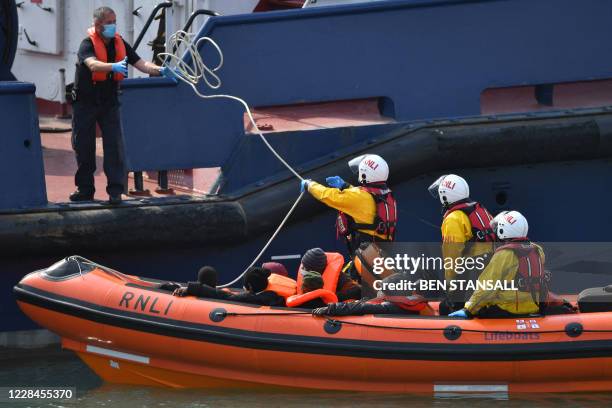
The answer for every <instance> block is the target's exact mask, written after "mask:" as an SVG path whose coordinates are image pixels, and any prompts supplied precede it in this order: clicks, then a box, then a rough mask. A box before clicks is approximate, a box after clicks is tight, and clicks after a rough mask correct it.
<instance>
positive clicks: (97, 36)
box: [69, 7, 173, 204]
mask: <svg viewBox="0 0 612 408" xmlns="http://www.w3.org/2000/svg"><path fill="white" fill-rule="evenodd" d="M116 27H117V17H116V15H115V12H114V11H113V10H112V9H111V8H110V7H99V8H97V9H96V10H95V11H94V14H93V26H92V27H90V28H89V29H88V30H87V37H86V38H85V39H84V40H83V41H82V42H81V45H80V46H79V50H78V53H77V58H78V62H77V66H76V73H75V81H74V88H73V90H72V99H73V115H72V147H73V149H74V151H75V154H76V161H77V171H76V174H75V177H74V181H75V185H76V187H77V190H76V191H75V192H74V193H72V194H71V195H70V197H69V198H70V200H71V201H91V200H93V198H94V193H95V187H94V172H95V171H96V123H97V124H98V125H99V126H100V129H101V130H102V143H103V147H104V173H105V174H106V177H107V181H108V183H107V187H106V192H107V193H108V195H109V203H110V204H119V203H120V202H121V194H122V193H123V192H124V190H125V182H126V180H127V174H126V170H125V166H124V163H123V154H122V149H123V147H122V138H121V126H120V123H121V122H120V118H119V102H118V98H117V89H118V85H119V83H120V82H121V81H122V80H123V79H124V78H126V77H127V75H128V64H131V65H133V66H134V67H136V69H138V70H139V71H141V72H144V73H146V74H149V75H151V76H158V75H164V76H168V77H172V75H173V74H172V73H171V72H170V71H169V69H168V68H166V67H163V68H162V67H160V66H158V65H155V64H153V63H152V62H149V61H145V60H143V59H141V58H140V57H139V56H138V54H136V52H135V51H134V50H133V49H132V47H131V46H130V45H129V44H128V43H127V42H126V41H125V40H124V39H123V38H122V37H121V36H120V35H119V34H118V33H117V29H116ZM145 103H146V101H143V104H145Z"/></svg>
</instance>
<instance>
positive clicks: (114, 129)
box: [72, 102, 127, 195]
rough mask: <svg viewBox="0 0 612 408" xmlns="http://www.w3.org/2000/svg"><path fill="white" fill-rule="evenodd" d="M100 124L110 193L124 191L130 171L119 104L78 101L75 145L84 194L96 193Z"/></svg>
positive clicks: (76, 180)
mask: <svg viewBox="0 0 612 408" xmlns="http://www.w3.org/2000/svg"><path fill="white" fill-rule="evenodd" d="M96 123H98V125H100V129H101V130H102V146H103V148H104V174H106V179H107V185H106V192H107V193H108V194H109V195H118V194H121V193H123V192H124V190H125V184H126V181H127V172H126V170H125V165H124V162H123V140H122V138H121V124H120V120H119V106H117V105H96V104H88V103H83V102H76V103H75V104H74V105H73V113H72V148H73V149H74V152H75V153H76V161H77V166H78V169H77V172H76V174H75V176H74V184H75V185H76V186H77V188H78V189H79V191H81V192H83V193H84V194H92V195H93V194H94V192H95V185H94V173H95V171H96Z"/></svg>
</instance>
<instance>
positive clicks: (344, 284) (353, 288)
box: [298, 248, 361, 302]
mask: <svg viewBox="0 0 612 408" xmlns="http://www.w3.org/2000/svg"><path fill="white" fill-rule="evenodd" d="M327 258H328V255H327V254H326V253H325V251H323V250H322V249H321V248H311V249H309V250H308V251H306V253H305V254H304V256H302V262H301V264H300V271H299V273H300V274H303V273H304V272H306V271H309V272H316V273H319V275H322V274H323V273H324V272H325V269H326V268H327V266H328V261H327ZM338 272H339V273H338V280H337V283H336V285H335V286H334V287H335V293H336V296H337V297H338V300H339V301H340V302H343V301H345V300H349V299H361V286H360V285H359V284H358V283H357V282H355V281H354V280H353V279H351V278H350V276H348V274H346V273H344V272H342V271H338ZM298 280H299V279H298Z"/></svg>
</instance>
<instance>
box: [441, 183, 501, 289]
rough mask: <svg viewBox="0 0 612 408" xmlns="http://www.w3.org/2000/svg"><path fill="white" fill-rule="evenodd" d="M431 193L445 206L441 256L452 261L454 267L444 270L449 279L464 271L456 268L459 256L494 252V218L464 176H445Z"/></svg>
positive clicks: (449, 263) (487, 254)
mask: <svg viewBox="0 0 612 408" xmlns="http://www.w3.org/2000/svg"><path fill="white" fill-rule="evenodd" d="M429 192H430V193H431V194H432V196H434V197H435V198H439V199H440V202H441V203H442V206H443V211H444V215H443V219H442V227H441V232H442V243H443V245H442V256H443V257H444V259H445V260H446V259H448V258H450V259H452V260H453V262H448V263H447V264H448V265H453V267H447V268H445V271H444V272H445V274H444V275H445V278H446V280H447V281H450V280H452V279H457V278H458V275H462V274H463V272H460V273H458V272H457V271H455V268H454V265H457V262H456V260H457V258H460V257H471V258H475V257H479V256H485V257H488V256H489V255H490V254H491V253H492V252H493V242H494V241H495V234H494V232H493V230H492V229H491V224H490V222H491V219H492V218H493V217H491V214H490V213H489V211H487V209H486V208H485V207H484V206H482V205H481V204H480V203H479V202H477V201H473V200H472V199H470V187H469V186H468V183H467V182H466V181H465V179H464V178H463V177H460V176H457V175H455V174H447V175H444V176H442V177H440V178H438V180H436V181H435V182H434V183H433V184H432V185H431V186H430V187H429ZM476 277H477V276H474V278H476ZM464 278H469V277H468V276H466V277H464Z"/></svg>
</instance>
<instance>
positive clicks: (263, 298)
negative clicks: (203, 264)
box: [187, 282, 285, 306]
mask: <svg viewBox="0 0 612 408" xmlns="http://www.w3.org/2000/svg"><path fill="white" fill-rule="evenodd" d="M187 294H188V295H192V296H197V297H203V298H210V299H224V300H231V301H233V302H242V303H251V304H254V305H262V306H285V298H284V297H282V296H279V295H278V294H276V293H275V292H272V291H269V290H265V291H263V292H259V293H251V292H242V293H230V292H227V291H225V290H221V289H217V288H211V287H210V286H208V285H202V284H201V283H199V282H189V283H187Z"/></svg>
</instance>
